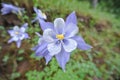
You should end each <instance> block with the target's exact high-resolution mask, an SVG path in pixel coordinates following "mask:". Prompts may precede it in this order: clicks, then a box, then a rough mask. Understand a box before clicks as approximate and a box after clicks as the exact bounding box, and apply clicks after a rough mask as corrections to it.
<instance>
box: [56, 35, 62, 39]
mask: <svg viewBox="0 0 120 80" xmlns="http://www.w3.org/2000/svg"><path fill="white" fill-rule="evenodd" d="M56 38H58V39H59V40H63V39H64V35H63V34H58V35H56Z"/></svg>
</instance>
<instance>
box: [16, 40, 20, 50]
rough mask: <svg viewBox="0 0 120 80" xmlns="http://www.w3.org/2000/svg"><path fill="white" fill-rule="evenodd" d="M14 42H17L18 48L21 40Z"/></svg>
mask: <svg viewBox="0 0 120 80" xmlns="http://www.w3.org/2000/svg"><path fill="white" fill-rule="evenodd" d="M16 43H17V47H18V48H20V46H21V40H18V41H17V42H16Z"/></svg>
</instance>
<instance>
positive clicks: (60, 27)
mask: <svg viewBox="0 0 120 80" xmlns="http://www.w3.org/2000/svg"><path fill="white" fill-rule="evenodd" d="M54 28H55V30H56V32H57V33H58V34H62V33H63V32H64V28H65V22H64V20H63V19H62V18H56V19H55V20H54Z"/></svg>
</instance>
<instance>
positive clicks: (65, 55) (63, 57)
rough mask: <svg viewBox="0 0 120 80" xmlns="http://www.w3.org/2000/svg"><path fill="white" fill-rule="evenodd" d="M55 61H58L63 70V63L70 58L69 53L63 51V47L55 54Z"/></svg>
mask: <svg viewBox="0 0 120 80" xmlns="http://www.w3.org/2000/svg"><path fill="white" fill-rule="evenodd" d="M55 57H56V59H57V62H58V63H59V65H60V67H61V68H62V69H63V71H65V65H66V63H67V62H68V61H69V59H70V53H68V52H65V51H64V50H63V49H62V51H61V52H60V53H59V54H57V55H56V56H55Z"/></svg>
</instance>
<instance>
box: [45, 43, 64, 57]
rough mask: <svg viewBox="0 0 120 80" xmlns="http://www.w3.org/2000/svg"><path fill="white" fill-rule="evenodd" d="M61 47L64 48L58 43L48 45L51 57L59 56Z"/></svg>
mask: <svg viewBox="0 0 120 80" xmlns="http://www.w3.org/2000/svg"><path fill="white" fill-rule="evenodd" d="M61 47H62V46H61V44H60V43H59V44H58V43H49V44H48V45H47V49H48V51H49V52H50V55H51V56H53V55H56V54H58V53H59V52H60V51H61Z"/></svg>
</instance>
